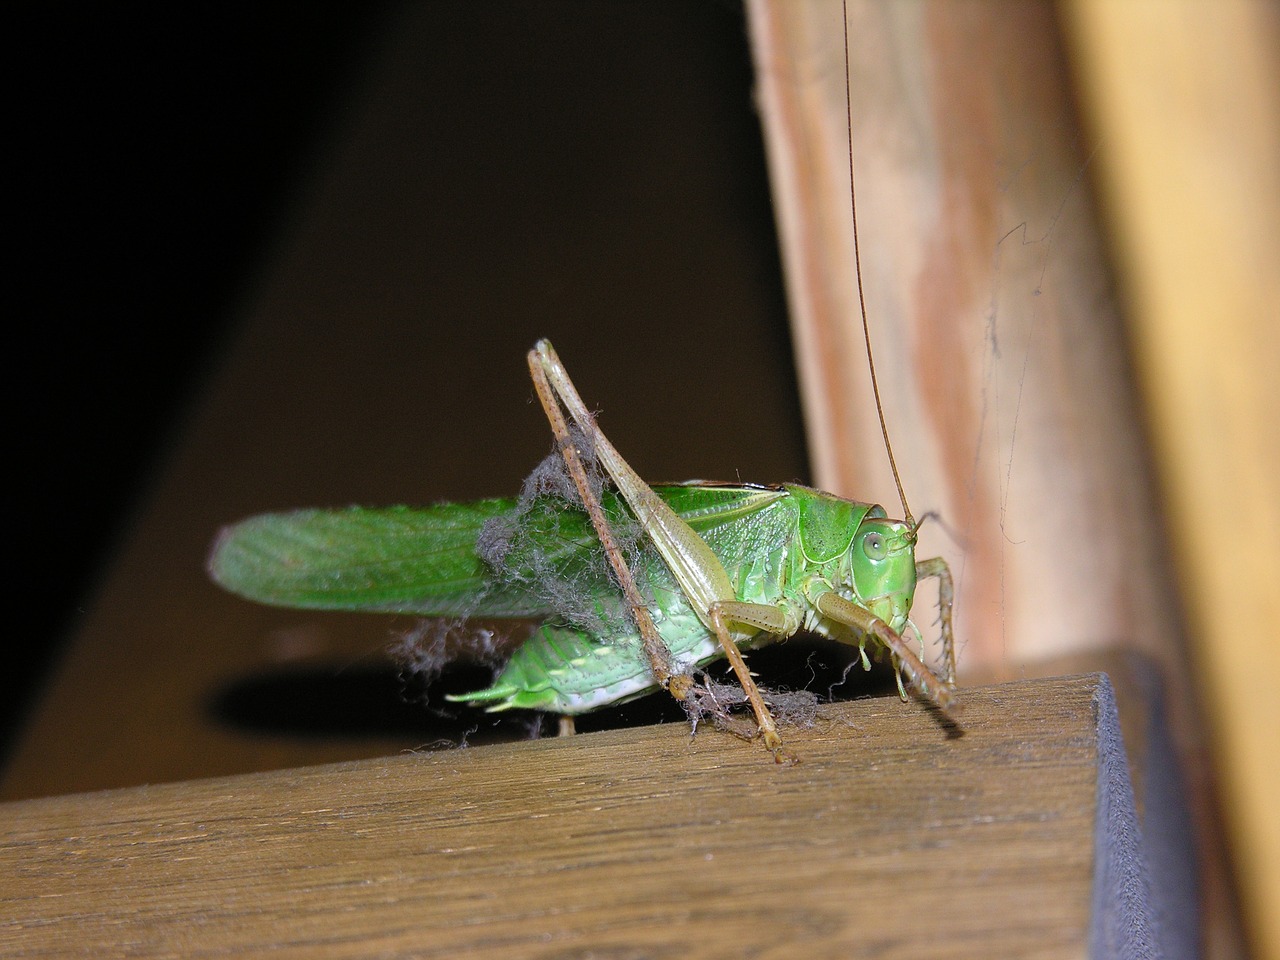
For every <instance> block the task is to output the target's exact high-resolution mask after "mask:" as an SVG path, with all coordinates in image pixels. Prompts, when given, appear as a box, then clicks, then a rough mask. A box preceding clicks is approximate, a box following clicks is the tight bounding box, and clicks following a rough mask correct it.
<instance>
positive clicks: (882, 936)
mask: <svg viewBox="0 0 1280 960" xmlns="http://www.w3.org/2000/svg"><path fill="white" fill-rule="evenodd" d="M1100 683H1103V684H1105V680H1103V679H1102V678H1101V677H1100V675H1093V676H1086V677H1075V678H1067V679H1054V680H1044V681H1022V682H1018V683H1012V684H1005V685H1001V686H994V687H986V688H982V689H975V690H967V691H965V706H966V713H965V716H964V724H965V730H964V734H963V735H962V736H955V735H954V731H949V730H948V729H947V728H946V727H944V726H942V725H940V724H939V723H938V721H937V720H936V718H935V716H934V715H933V714H932V713H930V712H929V711H928V710H927V709H926V708H924V707H922V706H920V705H918V704H915V703H909V704H903V703H901V702H899V701H898V700H897V699H896V698H890V699H883V700H864V701H859V702H856V703H851V704H844V705H840V706H835V707H828V708H824V709H823V711H822V714H821V716H820V718H819V719H818V721H817V723H816V725H815V726H814V727H813V728H812V729H809V730H803V731H800V730H796V731H791V732H790V742H791V743H792V745H793V746H794V748H795V749H796V751H797V752H798V753H799V754H800V755H801V756H802V758H803V760H802V762H801V763H800V764H798V765H796V766H793V767H788V766H777V765H775V764H774V763H772V762H771V761H770V760H769V759H768V757H767V755H766V754H765V752H764V751H763V750H762V749H761V748H760V747H759V745H758V744H749V743H744V742H742V741H739V740H736V739H734V738H732V737H730V736H728V735H725V734H721V733H718V732H715V731H702V732H699V734H698V735H697V736H696V737H693V738H692V739H691V738H690V736H689V731H688V728H687V727H686V726H684V725H682V724H670V725H661V726H656V727H647V728H639V729H633V730H617V731H605V732H601V733H596V734H587V735H580V736H578V737H574V738H565V739H552V740H542V741H536V742H530V743H522V744H504V745H497V746H492V747H481V748H474V749H470V750H455V751H451V752H446V753H435V754H420V755H403V756H398V757H392V758H386V759H378V760H364V761H356V762H350V763H342V764H336V765H331V766H323V767H313V768H305V769H298V770H290V771H280V772H274V773H266V774H254V775H245V776H236V777H227V778H221V779H212V780H203V781H192V782H189V783H181V784H168V785H162V786H156V787H137V788H130V789H124V790H115V791H107V792H101V793H95V794H83V795H75V796H64V797H54V798H48V799H44V800H32V801H21V802H16V803H10V804H6V805H3V806H0V826H2V827H3V844H2V845H0V953H2V954H3V955H4V956H6V957H51V956H66V955H70V954H77V955H96V956H122V955H126V954H127V955H129V956H140V957H176V956H181V957H213V956H253V955H262V954H266V953H268V952H269V953H271V954H272V955H273V956H277V957H349V958H356V957H421V958H426V957H446V956H448V957H454V956H458V955H467V956H477V957H490V956H492V957H499V956H501V957H557V958H567V957H581V958H585V957H610V958H621V957H627V958H640V957H655V958H657V957H689V956H699V957H742V956H752V957H779V958H781V957H795V956H800V955H803V956H806V957H836V956H840V957H871V956H874V957H903V958H906V957H910V958H923V957H974V956H992V957H994V956H999V957H1038V958H1057V957H1062V958H1066V957H1072V958H1076V957H1081V956H1083V955H1084V944H1085V942H1086V938H1087V934H1088V928H1089V923H1090V898H1091V892H1092V889H1093V870H1094V844H1093V838H1094V816H1095V803H1096V796H1095V794H1096V790H1097V778H1096V768H1097V763H1098V756H1097V736H1096V732H1097V730H1096V728H1097V712H1098V699H1097V698H1098V696H1099V691H1100V689H1101V688H1100V686H1099V684H1100Z"/></svg>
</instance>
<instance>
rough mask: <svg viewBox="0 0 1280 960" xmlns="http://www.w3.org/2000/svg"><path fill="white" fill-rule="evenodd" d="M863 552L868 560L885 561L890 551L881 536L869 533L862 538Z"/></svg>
mask: <svg viewBox="0 0 1280 960" xmlns="http://www.w3.org/2000/svg"><path fill="white" fill-rule="evenodd" d="M862 552H863V553H865V554H866V555H867V559H868V560H883V559H884V558H885V555H886V554H888V552H889V550H888V548H887V547H886V546H885V544H884V537H883V536H882V535H881V534H878V533H868V534H867V535H866V536H865V537H863V538H862Z"/></svg>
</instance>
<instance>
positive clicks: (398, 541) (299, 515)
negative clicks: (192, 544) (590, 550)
mask: <svg viewBox="0 0 1280 960" xmlns="http://www.w3.org/2000/svg"><path fill="white" fill-rule="evenodd" d="M514 507H515V501H513V500H479V501H476V502H474V503H442V504H437V505H436V506H433V507H422V508H418V507H387V508H378V509H370V508H365V507H351V508H349V509H347V510H295V511H291V512H288V513H267V514H263V515H261V516H256V517H250V518H249V519H248V520H244V521H242V522H240V523H237V524H235V525H234V526H231V527H227V528H226V529H224V530H223V531H222V532H221V533H220V534H219V536H218V539H217V540H216V541H215V542H214V545H213V552H212V553H211V555H210V557H209V574H210V576H212V577H213V579H214V580H215V581H216V582H217V583H218V584H219V585H221V586H223V587H225V588H226V589H227V590H230V591H231V592H232V593H238V594H240V595H241V596H244V597H248V598H249V599H250V600H257V601H259V602H261V603H269V604H272V605H275V606H283V607H302V608H318V609H326V610H388V611H395V612H399V613H418V614H427V615H438V616H465V615H468V614H472V613H475V612H476V609H475V608H476V601H477V598H478V597H480V596H481V595H483V594H484V593H485V592H486V591H487V589H488V587H489V586H490V583H489V580H490V575H489V568H488V567H487V566H486V565H485V564H484V562H483V561H482V560H480V558H479V557H478V556H477V555H476V539H477V538H478V537H479V535H480V531H481V529H482V528H483V526H484V524H485V522H486V521H488V520H490V519H492V518H494V517H499V516H502V515H504V514H507V513H509V512H510V511H511V510H512V509H514ZM489 599H490V604H489V605H488V606H487V607H486V609H485V610H484V611H483V612H484V613H486V614H489V615H492V616H512V617H518V616H537V615H539V614H540V613H543V612H545V611H544V610H542V609H541V608H540V607H538V606H536V605H535V601H534V600H533V599H532V598H531V597H529V596H522V595H520V593H519V592H514V594H513V595H507V596H496V597H490V598H489Z"/></svg>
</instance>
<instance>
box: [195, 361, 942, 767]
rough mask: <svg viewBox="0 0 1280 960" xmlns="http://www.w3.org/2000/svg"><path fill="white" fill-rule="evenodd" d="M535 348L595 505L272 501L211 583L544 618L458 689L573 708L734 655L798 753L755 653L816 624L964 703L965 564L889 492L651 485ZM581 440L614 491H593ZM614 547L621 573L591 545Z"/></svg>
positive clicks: (581, 489)
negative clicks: (847, 494)
mask: <svg viewBox="0 0 1280 960" xmlns="http://www.w3.org/2000/svg"><path fill="white" fill-rule="evenodd" d="M528 359H529V369H530V372H531V374H532V376H533V381H534V385H535V388H536V389H537V392H538V396H539V399H540V400H541V401H542V404H543V408H544V410H545V411H546V413H547V416H548V419H549V420H550V422H551V425H552V430H553V433H554V434H555V436H556V441H557V444H558V446H559V452H560V455H561V456H562V457H563V459H564V461H565V464H566V466H567V467H568V470H569V473H570V475H571V476H572V478H573V481H574V486H575V487H576V489H577V492H578V497H579V499H580V501H581V508H580V509H578V510H566V509H565V506H564V503H563V501H559V502H558V503H555V504H548V503H545V502H544V503H543V504H542V505H541V506H540V507H539V508H538V509H536V510H533V511H528V512H524V513H523V514H520V515H517V514H513V511H516V510H517V509H518V505H517V501H515V500H511V499H493V500H480V501H476V502H474V503H465V504H455V503H442V504H437V505H435V506H431V507H423V508H410V507H390V508H383V509H370V508H359V507H355V508H350V509H346V510H299V511H294V512H288V513H273V514H264V515H261V516H257V517H252V518H250V519H248V520H245V521H243V522H241V523H239V524H236V525H235V526H232V527H229V528H227V529H226V530H224V531H223V532H222V534H221V535H220V536H219V538H218V540H217V542H216V543H215V545H214V549H213V553H212V556H211V558H210V561H209V570H210V573H211V575H212V576H213V578H214V580H215V581H217V582H218V583H219V584H221V585H222V586H223V587H225V588H227V589H228V590H231V591H232V592H234V593H238V594H240V595H242V596H245V597H248V598H249V599H252V600H257V601H260V602H263V603H268V604H274V605H279V606H287V607H301V608H319V609H339V610H377V611H393V612H397V613H411V614H418V615H424V616H432V617H463V616H467V617H470V616H482V617H497V618H502V617H520V618H534V617H537V618H544V622H543V623H542V624H541V626H539V627H538V628H537V629H536V630H535V631H534V633H533V634H532V635H531V637H530V638H529V639H528V640H527V641H525V643H524V644H523V645H522V646H520V647H519V648H518V649H517V650H516V651H515V653H514V654H513V655H512V656H511V659H510V660H509V661H508V662H507V664H506V666H505V668H503V670H502V671H501V673H500V675H499V676H498V677H497V678H496V679H495V680H494V682H493V683H492V685H491V686H489V687H488V688H486V689H484V690H479V691H476V692H474V693H470V694H465V695H462V696H460V697H455V698H453V699H456V700H461V701H470V702H475V703H480V704H485V705H487V706H488V709H489V710H505V709H509V708H512V707H524V708H535V709H538V710H544V711H548V712H553V713H558V714H560V715H562V716H565V717H572V716H574V715H577V714H582V713H587V712H589V711H592V710H595V709H598V708H600V707H603V706H607V705H609V704H613V703H618V702H621V701H625V700H629V699H632V698H634V697H637V696H640V695H642V694H645V693H648V692H650V691H652V690H654V689H657V688H659V687H661V688H665V689H667V690H669V691H670V692H671V693H672V694H673V695H674V696H675V697H676V698H677V699H679V700H682V701H685V702H690V701H691V698H692V697H693V696H694V692H695V691H694V683H693V680H692V676H691V674H692V672H693V671H694V670H695V669H696V668H698V667H701V666H703V665H705V664H707V663H709V662H711V661H713V660H717V659H720V658H728V660H729V662H730V664H731V665H732V667H733V670H734V672H735V674H736V676H737V679H738V682H739V683H740V684H741V686H742V690H743V693H744V694H745V695H746V699H747V701H748V702H749V703H750V705H751V707H752V710H753V712H754V714H755V719H756V722H757V724H758V726H759V732H760V735H761V736H762V737H763V740H764V744H765V746H766V747H767V748H768V749H769V750H771V751H772V752H773V754H774V756H775V757H777V758H782V757H783V756H784V753H783V751H782V740H781V737H780V735H779V734H778V730H777V725H776V723H775V721H774V719H773V717H772V715H771V713H770V710H769V707H768V705H767V704H766V703H765V700H764V697H763V696H762V694H761V693H760V691H759V689H758V688H757V686H756V683H755V681H754V679H753V677H752V675H751V673H750V672H749V671H748V669H747V667H746V664H745V662H744V661H743V658H742V654H741V652H740V651H741V649H743V648H751V647H755V646H759V645H762V644H764V643H768V642H771V641H773V640H776V639H779V638H783V637H788V636H791V635H793V634H795V633H797V632H798V631H800V630H802V629H803V630H809V631H813V632H816V633H819V634H822V635H825V636H828V637H831V638H833V639H835V640H837V641H843V642H846V643H852V644H855V645H856V646H857V647H858V648H859V651H860V653H861V656H862V660H863V663H864V666H869V662H868V660H867V655H866V646H867V644H868V643H871V644H873V645H877V646H879V647H882V648H884V649H886V650H888V651H889V653H890V655H891V657H892V660H893V663H894V664H895V666H896V667H897V669H898V677H899V681H898V682H899V686H900V687H901V685H902V678H903V677H905V678H906V681H907V682H908V683H909V684H910V685H911V687H913V688H914V689H915V690H916V691H917V692H918V693H919V694H920V695H921V696H922V697H924V698H925V699H926V700H928V701H930V702H932V703H933V704H935V705H936V706H937V707H938V708H939V709H941V710H942V711H944V712H947V711H950V710H952V709H953V708H954V706H955V694H954V691H955V651H954V642H953V638H952V626H951V604H952V596H953V590H952V580H951V572H950V570H949V569H948V567H947V565H946V563H945V562H944V561H943V560H941V559H931V560H924V561H919V562H917V561H916V559H915V543H916V529H917V525H916V523H915V521H914V520H913V519H911V517H910V513H909V511H907V516H908V519H906V520H892V519H889V518H888V517H887V515H886V513H885V511H884V509H883V508H882V507H880V506H878V505H874V504H868V503H858V502H856V501H853V500H845V499H843V498H841V497H837V496H834V495H832V494H829V493H823V492H821V491H819V490H813V489H810V488H808V487H802V486H799V485H795V484H783V485H780V486H756V485H749V484H742V485H725V484H713V483H703V482H690V483H684V484H672V485H662V486H657V487H651V486H649V485H648V484H646V483H645V482H644V481H643V480H641V479H640V477H639V475H637V474H636V472H635V471H634V470H633V469H632V468H631V467H630V465H629V464H628V463H627V462H626V461H625V460H624V459H623V458H622V457H621V455H619V454H618V452H617V450H616V449H615V448H614V447H613V445H612V444H611V443H610V442H609V440H608V439H607V438H606V437H605V436H604V434H603V433H602V432H601V431H600V429H599V428H598V427H597V426H596V424H595V421H594V419H593V418H592V416H591V414H590V413H589V412H588V410H587V408H586V406H585V405H584V404H583V402H582V400H581V398H580V397H579V396H578V393H577V391H576V389H575V388H574V386H573V383H572V381H571V380H570V379H569V375H568V373H567V372H566V371H565V368H564V366H563V365H562V364H561V362H560V359H559V357H558V356H557V355H556V353H555V351H554V350H553V349H552V347H551V344H550V343H548V342H547V341H546V340H542V341H540V342H539V343H538V344H537V345H536V346H535V348H534V349H533V350H532V351H530V353H529V356H528ZM562 405H563V407H564V409H566V410H567V411H568V412H569V415H570V417H571V419H572V421H573V423H574V425H575V426H576V428H577V432H574V431H573V430H571V429H570V427H569V425H568V423H567V421H566V420H565V418H564V415H563V412H562V410H561V406H562ZM584 454H587V455H589V458H590V459H595V460H598V461H599V463H600V465H601V466H602V467H603V469H604V471H605V472H606V473H607V474H608V477H609V479H610V480H611V481H612V482H613V485H614V487H615V488H616V492H612V491H600V490H598V489H596V488H593V486H592V484H591V480H590V478H589V477H588V476H587V472H586V468H585V467H584V465H583V462H582V461H583V457H584ZM546 499H547V498H543V500H544V501H545V500H546ZM904 507H905V504H904ZM513 518H514V519H513ZM512 522H514V523H517V524H518V525H519V526H520V528H521V529H520V530H519V533H520V540H519V544H520V545H519V546H517V547H515V548H514V549H513V550H510V551H508V552H507V554H506V555H505V556H504V557H503V558H502V559H501V561H500V562H492V558H490V559H491V563H486V561H485V560H484V559H482V558H481V556H480V553H481V552H484V551H478V550H477V542H478V540H479V539H480V538H481V536H482V534H483V533H484V531H485V530H486V524H490V525H491V524H494V523H497V524H500V525H501V524H503V523H512ZM626 523H632V524H635V525H638V527H639V529H640V531H641V533H642V536H643V538H644V540H645V542H646V547H647V549H645V550H643V551H641V552H640V554H639V557H638V559H637V561H636V563H637V564H638V566H639V572H640V574H641V577H640V579H641V580H642V581H643V582H644V584H645V585H646V588H647V590H648V596H645V595H644V594H643V593H642V591H641V589H640V587H639V586H637V582H636V579H637V578H636V575H635V573H633V571H632V565H630V564H628V562H627V560H626V558H625V557H624V556H623V550H622V548H621V547H620V546H619V544H618V542H617V538H616V536H615V530H616V529H617V528H618V527H619V526H620V525H623V524H626ZM488 529H489V530H490V531H492V530H493V527H492V526H489V527H488ZM601 547H603V550H604V553H605V555H606V557H607V559H608V561H609V565H610V568H611V569H612V577H610V576H609V575H608V573H606V572H605V571H604V570H602V569H601V568H600V566H599V565H595V566H593V565H592V564H591V562H590V559H591V557H592V556H598V553H599V551H600V549H601ZM535 563H542V564H544V565H545V564H548V563H549V564H550V565H551V566H552V567H553V568H554V569H556V570H557V571H558V574H557V575H558V576H560V577H562V578H564V579H565V580H567V581H569V582H571V583H573V584H574V585H575V586H576V588H577V590H578V592H579V593H580V594H581V595H584V596H586V597H588V598H589V599H590V601H591V602H592V603H593V604H594V606H595V608H596V611H597V612H598V613H600V614H601V616H602V618H604V619H602V621H601V622H602V623H608V622H609V620H608V619H607V618H608V617H609V615H611V614H612V615H613V620H612V624H613V625H612V626H611V627H605V628H599V627H597V628H596V629H595V630H592V629H591V628H590V627H586V626H582V625H578V624H575V623H573V622H571V620H570V619H568V618H566V617H565V616H564V615H563V614H564V611H563V610H561V609H558V608H557V605H556V603H555V602H554V601H549V600H548V599H547V598H546V596H545V592H544V591H543V590H542V589H541V586H540V584H539V582H538V578H537V577H536V576H532V575H529V574H528V570H529V569H530V568H532V566H533V565H534V564H535ZM924 577H933V578H936V579H937V580H938V584H939V611H940V617H939V622H940V626H941V635H942V644H943V656H944V659H945V667H944V673H943V675H942V676H939V675H938V674H936V673H935V672H934V671H933V670H932V669H931V668H930V667H929V666H928V665H926V663H925V662H924V661H923V660H922V659H921V657H920V656H918V655H917V654H916V653H915V652H914V651H913V650H912V649H911V646H910V645H909V644H908V643H907V641H906V639H905V638H904V636H903V632H904V630H907V629H910V630H911V631H912V632H913V633H914V635H915V636H916V637H917V638H919V631H918V630H917V629H916V628H915V625H914V624H913V623H912V621H911V619H910V612H911V604H912V600H913V598H914V595H915V588H916V583H917V580H918V579H920V578H924ZM622 608H625V616H624V617H621V618H620V617H618V616H617V614H618V613H619V612H620V610H621V609H622ZM904 695H905V693H904Z"/></svg>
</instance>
